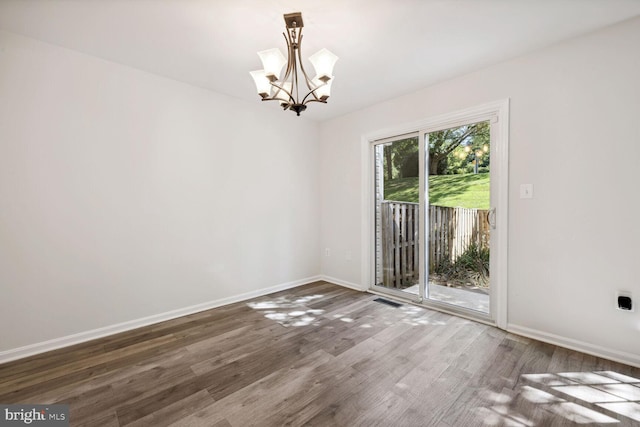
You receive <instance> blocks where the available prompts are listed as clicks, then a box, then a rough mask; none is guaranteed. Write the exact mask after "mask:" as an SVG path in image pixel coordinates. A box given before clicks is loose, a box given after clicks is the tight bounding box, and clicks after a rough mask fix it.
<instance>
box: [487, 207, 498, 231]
mask: <svg viewBox="0 0 640 427" xmlns="http://www.w3.org/2000/svg"><path fill="white" fill-rule="evenodd" d="M487 222H488V223H489V225H490V226H491V228H492V229H494V230H495V229H496V208H491V209H490V210H489V212H487Z"/></svg>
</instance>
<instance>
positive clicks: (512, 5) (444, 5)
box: [0, 0, 640, 120]
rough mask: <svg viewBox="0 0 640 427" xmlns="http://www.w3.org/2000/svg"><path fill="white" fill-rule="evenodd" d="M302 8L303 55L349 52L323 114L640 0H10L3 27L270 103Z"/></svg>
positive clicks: (453, 71)
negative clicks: (255, 76)
mask: <svg viewBox="0 0 640 427" xmlns="http://www.w3.org/2000/svg"><path fill="white" fill-rule="evenodd" d="M297 11H300V12H302V14H303V18H304V24H305V28H304V43H303V45H302V54H303V57H305V58H306V57H308V56H309V55H311V54H312V53H314V52H315V51H317V50H318V49H320V48H322V47H326V48H328V49H329V50H331V51H332V52H334V53H335V54H337V55H338V56H339V57H340V60H339V61H338V63H337V64H336V68H335V70H334V74H335V75H336V79H335V83H334V85H333V88H332V95H333V96H332V97H331V98H330V99H329V103H328V104H327V105H320V104H311V105H310V107H309V109H308V110H307V111H306V112H304V113H302V114H303V115H305V116H306V117H307V118H310V119H314V120H324V119H328V118H331V117H336V116H339V115H341V114H345V113H348V112H350V111H354V110H358V109H361V108H364V107H366V106H367V105H370V104H372V103H375V102H379V101H382V100H385V99H389V98H392V97H395V96H398V95H402V94H405V93H409V92H411V91H415V90H417V89H420V88H423V87H426V86H428V85H431V84H433V83H436V82H438V81H442V80H445V79H448V78H451V77H453V76H456V75H460V74H464V73H467V72H470V71H473V70H476V69H479V68H482V67H485V66H488V65H490V64H493V63H496V62H499V61H503V60H505V59H508V58H512V57H515V56H518V55H522V54H524V53H527V52H530V51H532V50H535V49H538V48H540V47H543V46H546V45H550V44H553V43H556V42H558V41H560V40H563V39H567V38H570V37H574V36H577V35H580V34H584V33H587V32H590V31H593V30H595V29H598V28H601V27H604V26H607V25H611V24H614V23H616V22H620V21H622V20H625V19H629V18H632V17H634V16H639V15H640V0H395V1H394V0H321V1H320V0H0V29H3V30H6V31H10V32H14V33H18V34H22V35H26V36H29V37H33V38H36V39H40V40H43V41H46V42H49V43H53V44H57V45H60V46H63V47H67V48H70V49H74V50H78V51H81V52H85V53H88V54H91V55H95V56H98V57H101V58H104V59H108V60H111V61H115V62H118V63H121V64H126V65H130V66H132V67H136V68H139V69H142V70H146V71H149V72H152V73H155V74H158V75H161V76H165V77H169V78H173V79H176V80H180V81H183V82H187V83H191V84H193V85H196V86H200V87H203V88H207V89H211V90H214V91H216V92H221V93H224V94H228V95H231V96H234V97H238V98H242V99H246V100H249V101H251V102H255V103H259V102H260V101H259V97H258V96H257V94H256V92H255V87H254V85H253V81H252V79H251V77H250V76H249V71H251V70H255V69H259V68H261V65H260V60H259V58H258V56H257V55H256V54H255V52H257V51H258V50H263V49H268V48H271V47H279V48H280V49H281V50H282V51H285V43H284V38H283V36H282V32H283V30H284V21H283V19H282V15H283V14H284V13H289V12H297ZM263 107H264V108H276V109H277V108H279V107H278V106H277V105H275V103H264V104H263ZM239 114H241V113H240V112H239ZM282 114H291V115H292V116H293V115H294V113H292V112H286V113H285V112H283V113H282Z"/></svg>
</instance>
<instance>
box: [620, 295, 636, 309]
mask: <svg viewBox="0 0 640 427" xmlns="http://www.w3.org/2000/svg"><path fill="white" fill-rule="evenodd" d="M616 308H617V309H618V310H620V311H630V312H633V311H635V308H636V307H635V304H634V302H633V298H632V297H631V292H627V291H618V292H616Z"/></svg>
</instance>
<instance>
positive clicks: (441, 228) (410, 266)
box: [379, 201, 490, 289]
mask: <svg viewBox="0 0 640 427" xmlns="http://www.w3.org/2000/svg"><path fill="white" fill-rule="evenodd" d="M380 208H381V209H380V219H381V233H380V238H381V242H380V248H379V249H380V253H379V257H380V259H379V262H380V263H381V264H382V280H383V283H384V285H385V286H387V287H392V288H400V289H402V288H406V287H409V286H412V285H414V284H416V283H417V282H418V274H419V268H420V264H419V250H418V231H419V228H418V227H419V223H420V221H419V205H418V204H417V203H404V202H390V201H384V202H382V203H381V206H380ZM487 216H488V211H487V210H483V209H465V208H448V207H442V206H433V205H431V206H429V270H433V269H434V268H435V266H436V265H438V264H439V263H440V262H442V261H443V260H446V259H449V260H450V261H452V262H453V261H455V260H456V259H457V258H458V257H459V256H460V255H461V254H463V253H464V251H465V250H466V249H467V248H468V247H469V245H471V244H476V245H478V246H480V247H488V246H489V229H490V226H489V221H488V218H487Z"/></svg>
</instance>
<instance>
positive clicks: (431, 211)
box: [424, 121, 491, 315]
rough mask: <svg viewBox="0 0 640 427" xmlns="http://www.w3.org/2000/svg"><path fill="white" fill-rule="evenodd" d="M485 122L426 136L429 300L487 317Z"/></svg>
mask: <svg viewBox="0 0 640 427" xmlns="http://www.w3.org/2000/svg"><path fill="white" fill-rule="evenodd" d="M490 130H491V126H490V123H489V121H483V122H478V123H472V124H468V125H463V126H458V127H454V128H450V129H444V130H440V131H437V132H430V133H427V134H425V138H424V140H425V145H426V147H425V149H426V150H427V151H428V155H427V161H426V164H425V169H426V170H427V174H428V180H427V182H426V187H427V191H426V195H427V197H426V198H425V199H426V200H428V204H427V206H426V207H425V209H426V211H427V222H428V223H427V224H426V225H427V235H426V239H427V242H428V244H427V247H428V253H427V260H426V262H425V264H426V271H427V273H426V276H427V277H428V281H427V291H426V296H427V298H428V300H431V301H434V302H438V303H445V304H450V305H453V306H456V307H459V308H464V309H470V310H474V311H477V312H480V313H483V314H487V315H488V314H489V312H490V310H489V301H490V286H489V284H490V271H489V270H490V269H489V265H490V263H489V258H490V248H489V241H490V230H491V227H490V224H489V220H490V217H491V211H490V197H489V196H490V163H491V159H490V157H491V156H490V153H491V137H490Z"/></svg>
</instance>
